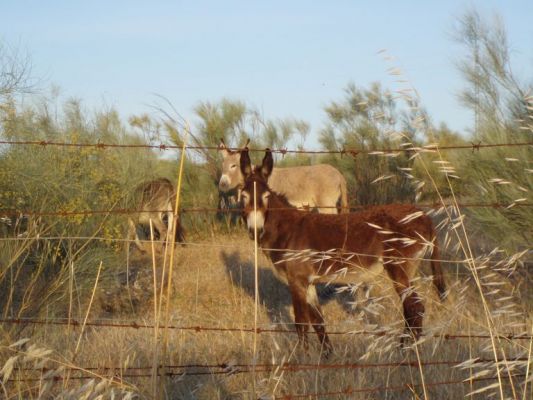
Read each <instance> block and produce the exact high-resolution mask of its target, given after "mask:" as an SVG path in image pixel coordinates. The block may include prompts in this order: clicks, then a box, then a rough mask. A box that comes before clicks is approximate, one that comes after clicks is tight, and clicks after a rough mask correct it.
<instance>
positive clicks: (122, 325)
mask: <svg viewBox="0 0 533 400" xmlns="http://www.w3.org/2000/svg"><path fill="white" fill-rule="evenodd" d="M0 323H6V324H29V325H63V326H64V325H68V326H73V327H80V326H81V325H82V324H81V323H80V322H79V321H78V320H76V319H70V320H58V319H38V318H2V319H0ZM84 325H85V326H92V327H97V328H132V329H154V328H155V326H154V325H151V324H141V323H137V322H131V323H116V322H101V321H100V322H96V321H87V322H86V323H84ZM159 328H160V329H173V330H180V331H191V332H195V333H200V332H246V333H258V334H260V333H298V332H297V331H296V329H280V328H257V329H254V328H247V327H242V328H237V327H213V326H200V325H194V326H186V325H167V326H165V325H159ZM328 334H329V335H368V336H386V335H394V334H395V333H393V332H389V331H332V332H328ZM422 336H426V337H433V338H442V339H446V340H448V339H468V338H473V339H489V338H491V336H490V335H466V334H448V333H445V334H442V335H437V334H433V335H424V334H422ZM494 337H496V338H499V339H507V340H530V339H532V338H533V335H526V334H500V335H494Z"/></svg>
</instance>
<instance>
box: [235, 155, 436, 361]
mask: <svg viewBox="0 0 533 400" xmlns="http://www.w3.org/2000/svg"><path fill="white" fill-rule="evenodd" d="M240 167H241V171H242V173H243V175H244V176H245V178H246V179H245V184H244V187H243V190H242V197H243V201H244V210H243V217H244V219H245V220H246V223H247V226H248V230H249V232H250V236H251V237H252V238H253V237H254V230H255V229H256V230H257V236H258V241H259V243H260V245H261V247H262V250H263V251H264V252H265V254H266V255H267V256H268V257H269V258H270V259H271V260H272V261H273V263H274V269H275V271H276V273H277V275H278V276H279V277H280V278H281V279H282V280H284V281H285V282H286V283H287V284H288V286H289V290H290V293H291V296H292V304H293V308H294V316H295V320H296V321H295V322H296V330H297V332H298V336H299V338H300V340H301V341H302V342H303V343H304V344H305V341H306V332H307V330H308V325H309V324H310V325H312V326H313V328H314V329H315V331H316V333H317V334H318V338H319V340H320V342H321V344H322V345H323V346H324V349H325V351H326V353H329V352H330V351H331V350H332V346H331V343H330V340H329V338H328V335H327V333H326V330H325V327H324V318H323V316H322V312H321V309H320V305H319V302H318V298H317V294H316V288H315V285H314V284H316V283H320V282H334V283H349V282H357V281H369V280H373V279H375V278H376V277H377V275H379V274H381V272H382V271H383V270H385V271H387V274H388V275H389V277H390V278H391V279H392V282H393V284H394V288H395V289H396V292H397V293H398V295H399V296H400V298H401V299H402V301H403V313H404V318H405V322H406V330H407V332H408V333H411V334H412V335H413V336H414V337H415V338H418V337H419V336H420V334H421V332H422V318H423V314H424V305H423V304H422V302H421V299H420V297H419V296H418V294H417V293H416V292H415V291H414V290H413V287H412V284H411V280H412V278H413V277H414V274H415V272H416V270H417V268H418V264H419V263H420V258H421V257H422V255H423V254H425V253H426V251H427V250H428V249H429V248H432V255H431V267H432V270H433V282H434V284H435V286H436V288H437V290H438V292H439V294H440V298H441V299H444V297H445V292H446V288H445V284H444V279H443V276H442V271H441V266H440V263H439V260H438V257H439V251H438V246H437V243H436V235H435V231H434V229H433V225H432V222H431V219H430V218H429V217H428V216H427V215H425V214H424V213H423V212H422V211H420V210H419V209H418V208H416V207H414V206H412V205H400V204H398V205H385V206H375V207H371V208H369V209H367V210H366V211H363V212H358V213H350V214H338V215H331V214H317V213H309V212H303V211H298V210H297V209H295V208H294V207H292V206H291V205H290V204H289V202H288V201H287V199H286V198H285V197H284V196H283V195H280V194H278V193H275V192H273V191H272V190H271V189H270V188H269V187H268V184H267V180H268V177H269V175H270V173H271V172H272V168H273V159H272V154H271V152H270V150H268V149H267V151H266V154H265V157H264V159H263V163H262V165H261V166H257V167H255V168H253V167H252V165H251V162H250V157H249V155H248V150H247V149H245V150H244V151H243V152H242V153H241V165H240ZM254 188H255V195H256V201H255V205H256V208H255V210H254Z"/></svg>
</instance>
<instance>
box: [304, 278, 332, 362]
mask: <svg viewBox="0 0 533 400" xmlns="http://www.w3.org/2000/svg"><path fill="white" fill-rule="evenodd" d="M306 300H307V304H308V305H309V321H310V322H311V324H312V325H313V328H314V330H315V332H316V334H317V335H318V341H319V342H320V344H321V345H322V349H323V351H324V355H325V356H326V357H328V356H329V355H330V354H331V352H332V351H333V346H332V345H331V342H330V341H329V337H328V334H327V333H326V327H325V326H324V317H323V316H322V310H321V308H320V303H319V301H318V296H317V293H316V287H315V285H312V284H310V285H309V286H308V287H307V294H306Z"/></svg>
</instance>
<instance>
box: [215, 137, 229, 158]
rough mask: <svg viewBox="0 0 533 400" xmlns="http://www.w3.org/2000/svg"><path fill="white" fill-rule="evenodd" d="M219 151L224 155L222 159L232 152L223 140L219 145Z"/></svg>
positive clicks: (221, 139)
mask: <svg viewBox="0 0 533 400" xmlns="http://www.w3.org/2000/svg"><path fill="white" fill-rule="evenodd" d="M218 151H220V152H221V153H222V157H224V158H226V157H227V156H229V155H230V151H229V150H228V147H227V146H226V143H224V139H223V138H220V143H219V144H218Z"/></svg>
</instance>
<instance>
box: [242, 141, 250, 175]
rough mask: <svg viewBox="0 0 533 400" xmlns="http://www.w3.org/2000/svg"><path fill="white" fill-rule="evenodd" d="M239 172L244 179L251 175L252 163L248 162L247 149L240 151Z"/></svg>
mask: <svg viewBox="0 0 533 400" xmlns="http://www.w3.org/2000/svg"><path fill="white" fill-rule="evenodd" d="M241 172H242V174H243V175H244V177H245V178H246V177H248V176H250V175H251V174H252V161H250V155H249V154H248V147H245V148H244V150H241Z"/></svg>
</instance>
